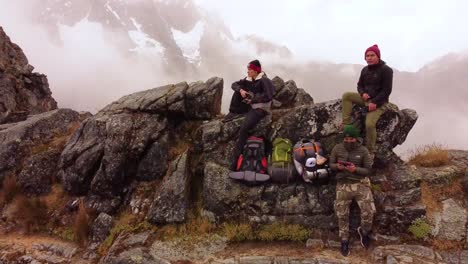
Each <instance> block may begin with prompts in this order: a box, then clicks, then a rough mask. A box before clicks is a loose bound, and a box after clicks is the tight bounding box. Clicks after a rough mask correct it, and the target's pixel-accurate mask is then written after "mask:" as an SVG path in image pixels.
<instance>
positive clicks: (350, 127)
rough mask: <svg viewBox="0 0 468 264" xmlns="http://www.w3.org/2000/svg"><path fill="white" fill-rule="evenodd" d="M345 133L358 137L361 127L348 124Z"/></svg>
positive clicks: (345, 134)
mask: <svg viewBox="0 0 468 264" xmlns="http://www.w3.org/2000/svg"><path fill="white" fill-rule="evenodd" d="M343 134H344V136H345V137H352V138H358V137H359V129H357V128H356V127H355V126H353V125H346V126H345V127H344V128H343Z"/></svg>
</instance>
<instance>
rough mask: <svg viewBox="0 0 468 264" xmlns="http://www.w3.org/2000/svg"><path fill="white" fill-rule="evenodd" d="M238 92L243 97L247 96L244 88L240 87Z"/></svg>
mask: <svg viewBox="0 0 468 264" xmlns="http://www.w3.org/2000/svg"><path fill="white" fill-rule="evenodd" d="M239 92H240V94H241V96H242V98H245V97H246V96H247V91H246V90H244V89H240V91H239Z"/></svg>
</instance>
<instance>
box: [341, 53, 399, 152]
mask: <svg viewBox="0 0 468 264" xmlns="http://www.w3.org/2000/svg"><path fill="white" fill-rule="evenodd" d="M364 59H365V60H366V62H367V66H366V67H364V68H363V69H362V71H361V76H360V77H359V81H358V83H357V90H358V92H357V93H355V92H347V93H344V94H343V101H342V111H343V112H342V114H343V116H342V117H343V125H349V124H351V123H352V120H351V112H352V109H353V103H354V104H357V105H360V106H365V107H366V110H367V114H366V147H367V149H368V150H369V153H370V157H371V160H372V161H373V160H374V157H375V142H376V140H377V131H376V128H375V126H376V124H377V121H378V120H379V118H380V116H381V115H382V114H383V113H384V112H385V110H387V109H388V108H389V107H390V105H389V102H388V99H389V96H390V93H391V92H392V82H393V70H392V68H390V67H389V66H387V64H386V63H385V62H384V61H383V60H382V59H381V57H380V49H379V47H378V46H377V45H373V46H371V47H369V48H367V49H366V52H365V53H364Z"/></svg>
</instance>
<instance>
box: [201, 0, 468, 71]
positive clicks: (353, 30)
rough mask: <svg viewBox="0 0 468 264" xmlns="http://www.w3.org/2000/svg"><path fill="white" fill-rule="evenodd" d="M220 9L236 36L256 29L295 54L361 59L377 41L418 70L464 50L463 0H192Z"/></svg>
mask: <svg viewBox="0 0 468 264" xmlns="http://www.w3.org/2000/svg"><path fill="white" fill-rule="evenodd" d="M195 2H197V3H198V4H199V5H200V6H202V7H203V8H204V9H206V10H209V11H211V12H216V13H218V14H219V15H220V16H221V17H222V18H223V20H224V21H225V23H226V24H227V25H228V26H229V28H230V29H231V30H232V32H233V34H234V36H240V35H243V34H257V35H260V36H262V37H264V38H265V39H267V40H271V41H273V42H274V43H278V44H283V45H286V46H287V47H288V48H290V49H291V51H292V52H293V53H295V54H296V56H297V55H299V56H298V57H299V58H303V59H314V60H327V61H332V62H339V63H342V62H345V63H363V47H364V48H365V47H368V46H369V45H372V44H374V43H377V44H378V45H379V46H380V48H381V50H382V57H383V59H384V60H386V61H387V62H388V63H389V64H390V65H393V66H394V67H396V68H398V69H399V70H406V71H417V70H418V69H419V68H420V67H422V66H424V64H426V63H429V62H431V61H432V60H434V59H435V58H437V57H439V56H443V55H445V54H447V53H449V52H466V51H467V50H468V27H467V26H466V25H468V1H463V0H448V1H434V0H409V1H408V0H407V1H405V0H394V1H376V0H331V1H324V0H294V1H290V0H256V1H248V0H237V1H219V0H196V1H195Z"/></svg>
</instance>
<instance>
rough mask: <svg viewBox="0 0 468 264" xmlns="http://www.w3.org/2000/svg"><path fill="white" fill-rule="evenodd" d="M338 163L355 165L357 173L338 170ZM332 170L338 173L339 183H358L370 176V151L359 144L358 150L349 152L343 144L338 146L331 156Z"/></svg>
mask: <svg viewBox="0 0 468 264" xmlns="http://www.w3.org/2000/svg"><path fill="white" fill-rule="evenodd" d="M338 161H348V162H352V163H354V165H355V166H356V171H355V172H354V173H351V172H349V171H347V170H343V171H339V170H338ZM330 168H331V169H332V170H334V171H338V172H337V173H336V179H337V181H338V183H358V182H360V181H361V180H362V179H364V178H365V177H366V176H367V175H369V174H370V172H371V168H372V164H371V160H370V157H369V151H368V150H367V148H366V147H364V146H362V144H359V146H358V147H357V148H355V149H354V150H352V151H351V152H349V151H348V150H346V148H345V147H344V145H343V143H340V144H338V145H336V146H335V147H334V148H333V150H332V153H331V155H330Z"/></svg>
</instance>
